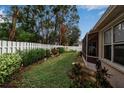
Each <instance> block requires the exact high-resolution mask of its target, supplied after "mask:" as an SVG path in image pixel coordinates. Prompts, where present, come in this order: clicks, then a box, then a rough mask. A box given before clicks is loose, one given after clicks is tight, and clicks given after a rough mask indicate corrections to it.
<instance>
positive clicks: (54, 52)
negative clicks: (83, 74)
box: [51, 48, 59, 56]
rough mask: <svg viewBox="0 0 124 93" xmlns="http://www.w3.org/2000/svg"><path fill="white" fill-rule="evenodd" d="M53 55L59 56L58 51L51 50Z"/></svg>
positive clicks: (55, 49)
mask: <svg viewBox="0 0 124 93" xmlns="http://www.w3.org/2000/svg"><path fill="white" fill-rule="evenodd" d="M51 52H52V54H53V55H55V56H57V55H58V54H59V50H58V49H57V48H53V49H51Z"/></svg>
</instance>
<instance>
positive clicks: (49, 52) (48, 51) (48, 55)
mask: <svg viewBox="0 0 124 93" xmlns="http://www.w3.org/2000/svg"><path fill="white" fill-rule="evenodd" d="M50 56H51V51H50V50H49V49H47V50H46V57H47V58H49V57H50Z"/></svg>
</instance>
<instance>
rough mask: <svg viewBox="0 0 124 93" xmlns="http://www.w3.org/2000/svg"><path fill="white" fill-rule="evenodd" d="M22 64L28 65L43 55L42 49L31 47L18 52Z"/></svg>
mask: <svg viewBox="0 0 124 93" xmlns="http://www.w3.org/2000/svg"><path fill="white" fill-rule="evenodd" d="M20 55H21V57H22V64H23V66H28V65H30V64H32V63H35V62H37V61H38V60H41V59H43V58H44V57H45V50H44V49H32V50H27V51H22V52H20Z"/></svg>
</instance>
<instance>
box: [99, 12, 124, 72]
mask: <svg viewBox="0 0 124 93" xmlns="http://www.w3.org/2000/svg"><path fill="white" fill-rule="evenodd" d="M121 22H124V13H122V14H120V15H119V16H118V17H116V19H114V20H113V21H112V22H110V23H108V25H106V26H105V27H104V28H103V29H101V30H100V31H99V56H98V57H99V59H100V60H102V62H105V63H107V64H109V65H110V66H112V67H113V68H116V69H118V70H119V71H121V72H124V67H123V66H122V65H120V64H118V62H114V45H115V44H114V37H113V33H114V31H113V30H114V27H115V26H116V25H118V24H119V23H121ZM108 29H110V31H111V60H108V59H106V58H104V32H105V31H107V30H108Z"/></svg>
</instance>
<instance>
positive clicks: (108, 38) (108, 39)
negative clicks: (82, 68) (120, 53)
mask: <svg viewBox="0 0 124 93" xmlns="http://www.w3.org/2000/svg"><path fill="white" fill-rule="evenodd" d="M104 44H111V31H110V30H109V31H106V32H105V33H104Z"/></svg>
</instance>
